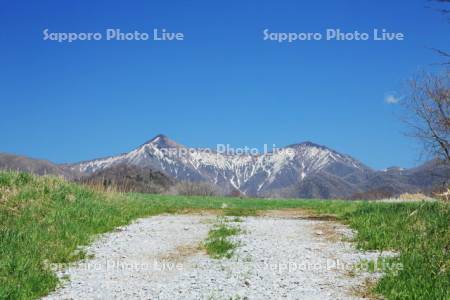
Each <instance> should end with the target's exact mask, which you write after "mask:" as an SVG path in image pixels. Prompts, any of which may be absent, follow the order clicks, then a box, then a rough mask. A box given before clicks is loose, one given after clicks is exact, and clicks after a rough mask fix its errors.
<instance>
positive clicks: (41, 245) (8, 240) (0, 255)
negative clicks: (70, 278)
mask: <svg viewBox="0 0 450 300" xmlns="http://www.w3.org/2000/svg"><path fill="white" fill-rule="evenodd" d="M224 207H225V208H226V209H224V214H225V215H230V216H237V217H239V216H247V215H254V214H256V213H257V212H258V211H260V210H267V209H283V208H303V209H308V210H310V211H314V212H315V213H317V214H319V215H334V216H335V217H337V218H338V219H340V220H342V222H344V223H347V224H348V225H349V226H351V227H352V228H354V229H355V230H357V231H358V234H357V236H356V238H355V242H356V245H357V246H358V247H359V248H361V249H367V250H395V251H398V252H400V255H399V256H398V257H397V258H393V259H392V260H393V261H394V262H399V263H402V265H403V270H400V271H399V272H398V273H397V274H394V273H392V274H391V273H388V274H386V275H385V276H384V277H383V278H382V279H381V280H380V281H379V282H378V284H377V285H376V286H375V287H374V292H376V293H379V294H382V295H384V296H385V297H386V298H388V299H450V291H449V282H450V254H449V252H450V231H449V223H450V206H449V205H448V204H443V203H368V202H362V201H351V202H348V201H337V200H336V201H325V200H263V199H240V198H229V197H185V196H163V195H143V194H115V193H103V192H99V191H93V190H91V189H89V188H86V187H82V186H79V185H76V184H73V183H67V182H66V181H64V180H61V179H58V178H51V177H35V176H31V175H28V174H23V173H14V172H0V299H35V298H38V297H40V296H43V295H46V294H47V293H48V292H50V291H52V290H53V289H54V288H55V287H56V286H57V284H58V279H57V277H56V276H55V274H54V273H53V272H52V271H51V270H50V269H49V268H48V264H49V263H67V262H72V261H75V260H78V259H80V258H83V257H84V255H85V253H84V252H83V251H77V249H79V247H80V246H82V245H87V244H89V243H90V242H91V241H92V238H93V237H94V236H95V235H96V234H99V233H103V232H107V231H111V230H112V229H114V228H115V227H117V226H120V225H125V224H128V223H129V222H131V221H132V220H133V219H135V218H138V217H142V216H149V215H155V214H161V213H177V212H182V211H184V210H190V211H191V210H196V209H217V210H222V208H224ZM225 227H226V228H227V226H225ZM215 229H216V230H217V232H215V233H211V235H217V236H216V237H221V236H223V235H227V234H229V233H230V230H229V229H224V228H220V227H218V228H217V227H216V228H215ZM299 238H301V237H299ZM214 240H224V241H226V240H227V239H226V238H224V239H220V238H218V239H214ZM227 247H228V248H229V247H230V245H228V244H227V243H226V242H217V244H215V245H213V248H217V249H223V250H219V251H224V250H226V249H227ZM230 249H232V248H229V249H228V250H227V251H229V250H230ZM225 252H226V251H225Z"/></svg>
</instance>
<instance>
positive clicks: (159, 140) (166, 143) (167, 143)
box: [144, 134, 180, 148]
mask: <svg viewBox="0 0 450 300" xmlns="http://www.w3.org/2000/svg"><path fill="white" fill-rule="evenodd" d="M148 144H151V145H155V146H158V147H159V148H174V147H178V146H180V145H179V144H177V143H176V142H175V141H173V140H171V139H170V138H169V137H167V136H166V135H164V134H158V135H156V136H155V137H154V138H152V139H151V140H149V141H147V142H146V143H144V145H148Z"/></svg>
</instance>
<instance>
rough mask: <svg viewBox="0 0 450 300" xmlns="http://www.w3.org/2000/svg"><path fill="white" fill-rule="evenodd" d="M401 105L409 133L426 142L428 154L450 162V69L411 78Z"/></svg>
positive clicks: (425, 148)
mask: <svg viewBox="0 0 450 300" xmlns="http://www.w3.org/2000/svg"><path fill="white" fill-rule="evenodd" d="M402 105H403V107H404V109H405V111H406V114H405V119H404V120H405V122H406V123H407V124H408V126H409V127H410V128H411V129H412V130H411V132H410V134H411V135H412V136H413V137H415V138H417V139H419V140H420V141H421V142H422V143H423V145H424V150H425V152H426V153H428V154H431V155H433V156H437V157H440V158H442V159H443V160H444V161H445V162H446V163H447V164H450V69H446V70H445V72H442V73H438V74H431V73H425V72H423V73H421V74H420V75H418V76H416V77H415V78H414V79H412V80H410V81H409V84H408V93H407V95H406V97H405V98H404V99H403V101H402Z"/></svg>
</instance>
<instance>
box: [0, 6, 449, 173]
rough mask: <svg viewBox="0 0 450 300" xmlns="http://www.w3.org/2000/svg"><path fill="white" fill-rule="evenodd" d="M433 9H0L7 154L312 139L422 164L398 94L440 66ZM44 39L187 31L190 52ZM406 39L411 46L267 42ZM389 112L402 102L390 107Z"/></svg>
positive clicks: (95, 153)
mask: <svg viewBox="0 0 450 300" xmlns="http://www.w3.org/2000/svg"><path fill="white" fill-rule="evenodd" d="M428 4H429V3H428V1H426V0H410V1H392V0H391V1H388V0H382V1H373V0H370V1H369V0H361V1H357V0H353V1H348V0H339V1H338V0H336V1H294V0H289V1H275V0H273V1H263V0H251V1H250V0H249V1H242V0H240V1H238V0H234V1H211V0H208V1H181V0H180V1H149V0H142V1H141V0H137V1H87V0H86V1H70V2H69V1H56V0H53V1H45V0H43V1H20V0H18V1H5V0H0V83H1V88H0V152H10V153H16V154H21V155H27V156H31V157H37V158H45V159H49V160H52V161H55V162H75V161H79V160H86V159H93V158H97V157H102V156H108V155H115V154H118V153H121V152H126V151H129V150H131V149H133V148H134V147H136V146H138V145H140V144H142V143H143V142H145V141H146V140H148V139H150V138H152V137H153V136H155V135H156V134H158V133H164V134H166V135H168V136H169V137H170V138H172V139H174V140H176V141H178V142H180V143H182V144H185V145H188V146H195V147H215V145H216V144H231V145H232V146H234V147H244V146H248V147H258V148H262V147H263V145H264V144H270V145H272V144H276V145H277V146H284V145H288V144H292V143H297V142H301V141H305V140H309V141H312V142H315V143H319V144H323V145H327V146H329V147H331V148H333V149H336V150H337V151H340V152H343V153H346V154H350V155H352V156H354V157H355V158H356V159H359V160H361V161H362V162H364V163H366V164H367V165H369V166H371V167H373V168H378V169H379V168H385V167H388V166H391V165H399V166H403V167H410V166H413V165H416V164H418V163H419V161H418V157H419V151H418V145H417V144H416V143H415V142H413V141H412V140H410V139H409V138H407V137H405V136H404V135H403V134H402V132H403V131H404V127H403V125H402V124H401V123H400V122H399V120H398V110H399V105H398V103H387V102H386V98H389V96H390V95H397V97H399V96H400V97H401V92H400V91H401V88H402V86H403V82H404V81H405V80H406V79H407V78H408V77H409V76H411V75H412V74H414V72H416V71H417V70H419V69H420V68H423V67H426V68H428V67H430V65H431V64H433V63H436V62H439V57H438V56H437V55H435V54H434V53H433V52H432V51H431V50H430V49H429V47H435V48H441V49H447V50H448V49H449V48H450V35H449V33H450V31H449V29H450V25H449V24H448V23H447V22H446V20H445V18H444V17H443V16H441V15H440V14H439V13H437V12H436V11H433V10H432V9H429V8H426V6H427V5H428ZM45 28H48V29H49V31H50V32H104V31H105V29H107V28H120V29H121V30H122V31H124V32H127V31H134V30H138V31H141V32H152V30H153V29H154V28H159V29H162V28H164V29H167V30H168V31H172V32H183V33H184V36H185V38H184V41H176V42H174V41H172V42H159V41H126V42H123V41H105V40H102V41H85V42H81V41H78V42H73V43H67V42H66V43H58V42H55V41H48V40H47V41H44V40H43V30H44V29H45ZM266 28H267V29H269V30H270V31H271V32H323V31H324V30H326V29H327V28H340V29H341V30H342V31H345V32H352V31H354V30H358V31H360V32H370V33H371V32H372V30H373V29H374V28H380V29H382V28H385V29H387V30H388V31H393V32H402V33H404V34H405V36H406V38H405V40H404V41H389V42H387V41H384V42H380V41H345V42H344V41H339V42H338V41H302V42H295V43H277V42H274V41H264V40H263V30H264V29H266ZM389 99H390V100H392V99H394V101H388V102H396V101H395V98H392V97H390V98H389Z"/></svg>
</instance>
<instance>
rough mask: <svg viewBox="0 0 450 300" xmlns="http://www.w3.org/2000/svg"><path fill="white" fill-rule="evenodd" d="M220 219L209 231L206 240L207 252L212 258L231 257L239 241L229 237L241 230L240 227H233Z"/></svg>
mask: <svg viewBox="0 0 450 300" xmlns="http://www.w3.org/2000/svg"><path fill="white" fill-rule="evenodd" d="M228 224H229V223H225V222H224V221H223V220H220V221H219V223H218V224H216V225H215V226H214V228H213V229H211V230H210V231H209V233H208V238H207V239H206V241H205V242H204V247H205V249H206V252H207V253H208V255H209V256H211V257H212V258H216V259H219V258H223V257H225V258H231V256H232V255H233V252H234V251H233V250H234V249H235V248H236V247H237V243H235V242H233V241H230V240H229V237H230V236H233V235H236V234H238V233H239V232H240V229H239V227H231V226H229V225H228Z"/></svg>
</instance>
